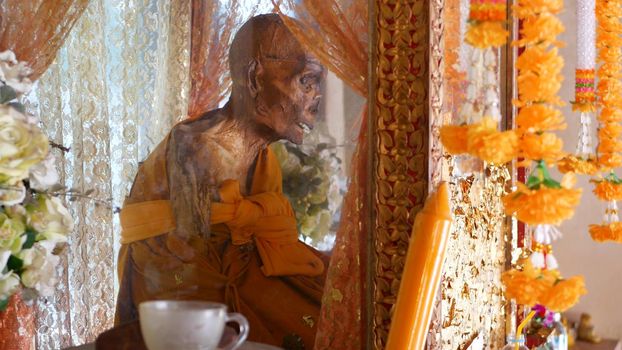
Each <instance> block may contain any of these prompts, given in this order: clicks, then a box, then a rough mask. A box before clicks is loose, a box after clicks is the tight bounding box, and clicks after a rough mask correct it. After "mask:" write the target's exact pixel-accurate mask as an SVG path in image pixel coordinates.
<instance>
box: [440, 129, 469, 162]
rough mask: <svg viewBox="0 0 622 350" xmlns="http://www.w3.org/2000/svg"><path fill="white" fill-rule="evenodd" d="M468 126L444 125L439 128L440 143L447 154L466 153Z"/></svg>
mask: <svg viewBox="0 0 622 350" xmlns="http://www.w3.org/2000/svg"><path fill="white" fill-rule="evenodd" d="M468 131H469V126H468V125H444V126H442V127H441V132H440V136H441V142H442V143H443V146H444V147H445V150H447V152H448V153H449V154H453V155H456V154H464V153H467V151H468V149H467V132H468Z"/></svg>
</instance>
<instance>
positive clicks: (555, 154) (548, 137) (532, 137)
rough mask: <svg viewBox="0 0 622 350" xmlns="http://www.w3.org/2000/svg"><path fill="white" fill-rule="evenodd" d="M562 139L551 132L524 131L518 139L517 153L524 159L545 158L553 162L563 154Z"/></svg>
mask: <svg viewBox="0 0 622 350" xmlns="http://www.w3.org/2000/svg"><path fill="white" fill-rule="evenodd" d="M562 148H563V142H562V139H560V138H559V137H557V135H555V134H552V133H542V134H533V133H526V134H524V135H523V136H522V138H521V141H520V150H519V152H520V153H519V155H520V157H522V158H525V159H531V160H545V161H547V162H548V163H555V162H556V161H557V160H558V159H560V158H561V157H562V156H563V152H562Z"/></svg>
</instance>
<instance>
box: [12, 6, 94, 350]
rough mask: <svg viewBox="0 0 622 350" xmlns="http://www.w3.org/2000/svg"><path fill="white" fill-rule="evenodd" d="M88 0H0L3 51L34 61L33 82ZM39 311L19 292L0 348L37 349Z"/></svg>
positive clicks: (21, 58) (43, 69)
mask: <svg viewBox="0 0 622 350" xmlns="http://www.w3.org/2000/svg"><path fill="white" fill-rule="evenodd" d="M87 4H88V0H67V1H45V0H31V1H23V0H4V1H0V52H1V51H5V50H12V51H13V52H14V53H15V55H16V57H17V59H18V60H19V61H26V62H28V63H29V64H30V67H31V68H32V70H33V72H32V74H31V76H30V79H31V80H32V81H35V80H37V79H38V78H39V77H40V76H41V74H43V72H45V70H46V69H47V68H48V67H49V66H50V64H51V63H52V61H53V60H54V57H55V56H56V53H57V52H58V50H59V48H60V47H61V46H62V45H63V42H64V41H65V39H66V37H67V35H68V34H69V31H70V30H71V28H72V27H73V25H74V24H75V23H76V21H77V20H78V18H79V17H80V16H81V15H82V13H83V12H84V9H85V8H86V6H87ZM36 316H37V315H36V310H35V308H32V307H31V306H29V305H26V304H25V303H24V302H23V301H22V299H21V297H20V296H19V295H15V296H13V297H12V298H11V301H10V305H9V307H8V308H7V310H5V311H4V312H2V313H0V348H1V349H20V350H29V349H35V348H36V342H35V339H34V338H35V335H36V330H35V328H36V327H37V324H36V323H37V320H36Z"/></svg>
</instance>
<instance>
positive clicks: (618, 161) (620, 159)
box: [598, 153, 622, 170]
mask: <svg viewBox="0 0 622 350" xmlns="http://www.w3.org/2000/svg"><path fill="white" fill-rule="evenodd" d="M598 164H600V165H601V167H603V168H604V169H601V170H606V169H612V168H617V167H619V166H621V165H622V155H620V154H619V153H606V154H602V153H601V154H599V155H598Z"/></svg>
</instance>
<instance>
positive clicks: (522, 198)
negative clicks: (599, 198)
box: [502, 161, 581, 225]
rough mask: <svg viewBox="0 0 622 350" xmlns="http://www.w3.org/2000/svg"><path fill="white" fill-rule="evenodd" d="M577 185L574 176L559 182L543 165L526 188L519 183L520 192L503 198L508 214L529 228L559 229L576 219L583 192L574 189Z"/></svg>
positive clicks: (537, 169)
mask: <svg viewBox="0 0 622 350" xmlns="http://www.w3.org/2000/svg"><path fill="white" fill-rule="evenodd" d="M574 182H575V178H574V175H573V174H566V175H564V177H563V179H562V182H561V183H560V182H557V181H555V180H554V179H553V178H552V177H551V175H550V174H549V172H548V170H547V166H546V164H545V162H544V161H540V162H538V164H537V166H536V167H535V169H534V171H533V173H532V174H531V175H530V176H529V178H528V180H527V183H526V184H524V183H522V182H517V187H518V188H517V189H516V190H515V191H514V192H512V193H510V194H507V195H505V196H504V197H503V198H502V200H503V205H504V207H505V212H506V214H508V215H513V214H514V215H516V217H517V219H518V220H520V221H522V222H524V223H526V224H529V225H540V224H549V225H559V224H560V223H561V222H562V221H564V220H566V219H569V218H571V217H572V215H573V214H574V210H575V207H576V206H577V205H578V204H579V201H580V199H581V189H573V188H572V187H573V186H574Z"/></svg>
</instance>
